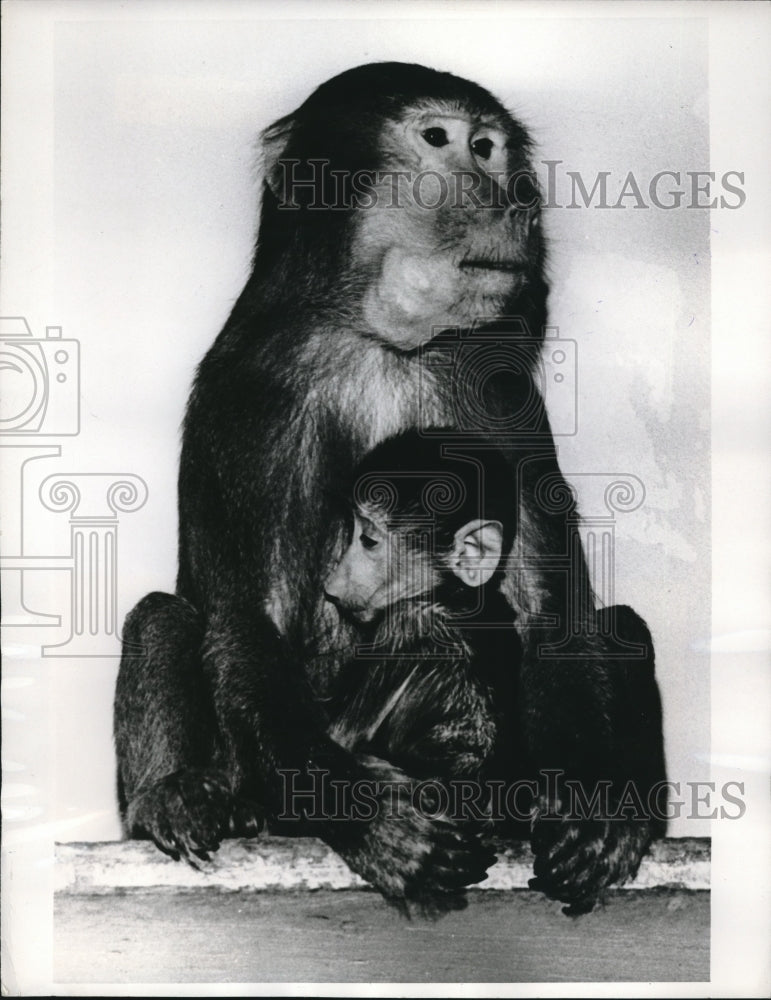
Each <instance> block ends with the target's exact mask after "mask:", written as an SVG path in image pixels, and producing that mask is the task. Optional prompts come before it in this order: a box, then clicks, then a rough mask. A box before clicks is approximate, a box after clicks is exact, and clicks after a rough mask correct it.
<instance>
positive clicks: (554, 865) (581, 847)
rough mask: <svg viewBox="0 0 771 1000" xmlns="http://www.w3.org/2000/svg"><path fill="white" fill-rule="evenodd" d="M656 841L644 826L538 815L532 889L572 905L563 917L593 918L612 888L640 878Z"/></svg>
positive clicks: (533, 846) (533, 845) (646, 824)
mask: <svg viewBox="0 0 771 1000" xmlns="http://www.w3.org/2000/svg"><path fill="white" fill-rule="evenodd" d="M650 841H651V827H650V824H649V823H646V822H644V821H638V822H632V821H629V820H624V819H610V820H607V819H587V820H583V821H581V822H575V821H572V820H565V819H564V818H562V817H559V816H556V817H555V816H550V817H547V816H546V815H545V814H544V813H540V814H537V815H536V818H535V820H534V822H533V827H532V832H531V837H530V842H531V845H532V848H533V853H534V854H535V864H534V866H533V872H534V875H535V878H533V879H531V880H530V888H531V889H537V890H539V891H540V892H543V893H544V894H545V895H546V896H548V897H549V898H550V899H558V900H560V901H561V902H563V903H567V904H568V905H567V906H566V907H564V908H563V913H567V914H568V915H569V916H577V915H578V914H581V913H588V912H589V911H590V910H591V909H592V908H593V907H594V905H595V903H596V902H597V901H598V900H599V899H601V897H602V894H603V892H604V890H605V889H607V888H608V886H610V885H611V884H612V883H614V882H615V883H617V884H618V885H623V884H624V882H626V881H627V880H628V879H630V878H634V877H635V875H636V874H637V870H638V868H639V867H640V860H641V859H642V857H643V855H644V854H645V852H646V850H647V848H648V845H649V844H650Z"/></svg>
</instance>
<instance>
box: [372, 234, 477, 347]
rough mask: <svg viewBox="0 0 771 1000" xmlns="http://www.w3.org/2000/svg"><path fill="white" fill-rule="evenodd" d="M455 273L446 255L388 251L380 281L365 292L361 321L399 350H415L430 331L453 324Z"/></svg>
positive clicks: (453, 266) (455, 293)
mask: <svg viewBox="0 0 771 1000" xmlns="http://www.w3.org/2000/svg"><path fill="white" fill-rule="evenodd" d="M458 285H459V279H458V269H457V267H456V266H455V264H454V263H453V262H452V260H451V258H450V257H449V255H447V254H418V253H415V252H410V251H408V250H406V249H405V248H404V247H392V248H391V249H390V250H388V251H387V252H386V254H385V256H384V257H383V264H382V268H381V271H380V277H379V278H378V279H377V281H375V282H374V283H373V284H372V285H370V287H369V288H368V290H367V294H366V296H365V298H364V319H365V321H366V323H367V324H368V326H370V327H371V328H372V329H373V330H374V331H375V332H376V333H377V334H378V335H379V336H381V337H382V338H383V339H384V340H386V341H388V342H389V343H391V344H393V345H394V346H395V347H398V348H399V349H400V350H405V351H409V350H413V349H414V348H416V347H418V346H419V345H420V344H421V343H423V341H426V340H430V338H431V337H432V335H433V333H432V327H433V326H436V325H443V324H444V325H450V324H452V321H453V320H452V312H453V306H454V305H455V303H456V302H457V300H458V298H459V290H458Z"/></svg>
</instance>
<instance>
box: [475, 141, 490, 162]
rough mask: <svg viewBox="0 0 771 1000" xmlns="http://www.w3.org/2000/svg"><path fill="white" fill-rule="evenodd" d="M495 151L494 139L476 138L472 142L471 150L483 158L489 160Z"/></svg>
mask: <svg viewBox="0 0 771 1000" xmlns="http://www.w3.org/2000/svg"><path fill="white" fill-rule="evenodd" d="M492 151H493V140H492V139H475V140H474V141H473V142H472V143H471V152H472V153H473V154H474V156H478V157H479V158H480V159H482V160H489V159H490V154H491V153H492Z"/></svg>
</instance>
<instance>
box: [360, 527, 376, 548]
mask: <svg viewBox="0 0 771 1000" xmlns="http://www.w3.org/2000/svg"><path fill="white" fill-rule="evenodd" d="M359 541H360V542H361V545H362V548H365V549H374V548H375V546H376V545H377V538H370V536H369V535H365V534H364V532H363V531H362V533H361V534H360V535H359Z"/></svg>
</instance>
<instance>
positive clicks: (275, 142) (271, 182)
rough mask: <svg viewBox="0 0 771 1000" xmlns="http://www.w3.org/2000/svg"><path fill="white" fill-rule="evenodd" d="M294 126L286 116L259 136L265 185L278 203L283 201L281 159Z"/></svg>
mask: <svg viewBox="0 0 771 1000" xmlns="http://www.w3.org/2000/svg"><path fill="white" fill-rule="evenodd" d="M294 124H295V121H294V117H293V116H292V115H287V116H286V118H279V120H278V121H277V122H274V123H273V124H272V125H269V126H268V127H267V128H266V129H265V130H264V132H263V133H262V135H261V136H260V141H261V142H262V170H263V175H264V177H265V183H266V184H267V185H268V187H269V188H270V190H271V192H272V194H274V195H275V197H276V198H278V200H279V201H283V200H284V168H283V167H282V165H281V159H282V157H283V156H284V153H285V151H286V148H287V146H288V145H289V141H290V139H291V138H292V133H293V131H294Z"/></svg>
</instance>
